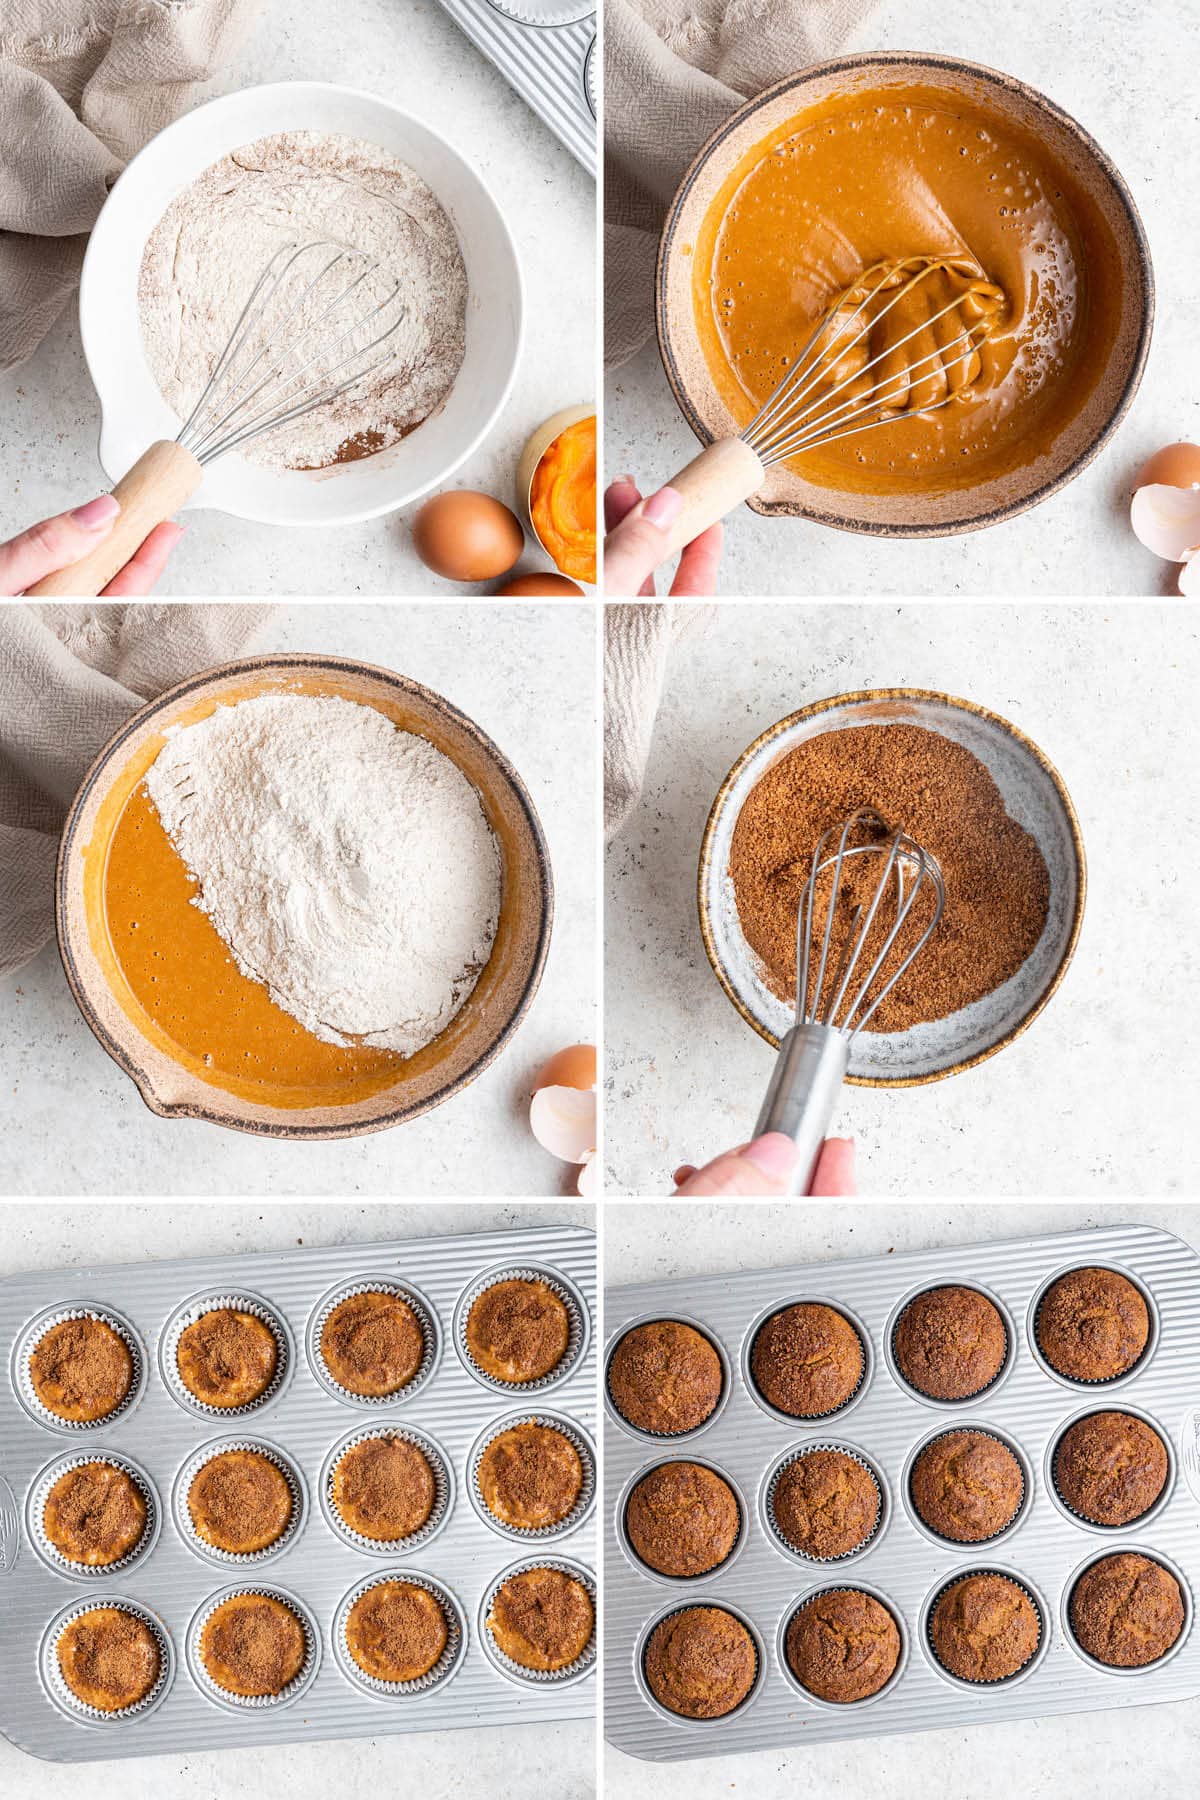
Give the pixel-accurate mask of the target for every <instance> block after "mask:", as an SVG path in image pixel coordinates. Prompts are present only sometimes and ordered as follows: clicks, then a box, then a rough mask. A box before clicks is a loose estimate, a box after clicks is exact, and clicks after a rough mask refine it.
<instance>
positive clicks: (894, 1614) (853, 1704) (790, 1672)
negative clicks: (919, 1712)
mask: <svg viewBox="0 0 1200 1800" xmlns="http://www.w3.org/2000/svg"><path fill="white" fill-rule="evenodd" d="M823 1594H866V1595H867V1596H868V1598H869V1599H871V1600H876V1601H878V1603H879V1605H880V1606H882V1607H883V1609H884V1611H885V1612H887V1613H888V1614H889V1615H890V1617H891V1620H892V1623H893V1625H895V1627H896V1631H897V1634H898V1636H899V1638H900V1651H899V1654H898V1655H897V1657H896V1666H895V1668H894V1669H893V1670H892V1672H891V1674H890V1675H889V1676H888V1678H887V1680H886V1681H885V1682H884V1684H883V1686H882V1687H878V1688H876V1690H875V1692H874V1693H873V1694H864V1695H863V1697H862V1699H861V1700H825V1699H823V1698H822V1697H821V1695H820V1694H814V1693H813V1691H812V1689H811V1688H806V1687H805V1685H804V1683H803V1682H802V1681H801V1679H800V1677H799V1676H798V1675H797V1673H796V1671H795V1669H793V1667H792V1665H791V1663H790V1662H789V1661H788V1654H787V1638H788V1632H789V1631H790V1629H791V1624H792V1620H793V1619H794V1618H795V1617H796V1614H797V1613H798V1612H800V1611H801V1610H802V1609H803V1608H804V1607H806V1606H809V1605H811V1604H812V1602H813V1601H814V1600H819V1599H820V1598H821V1596H822V1595H823ZM775 1654H776V1659H777V1661H778V1663H779V1666H780V1668H781V1669H782V1670H783V1673H784V1675H785V1677H786V1679H787V1680H788V1681H789V1682H790V1683H791V1685H792V1688H793V1690H794V1691H795V1692H796V1693H797V1694H800V1695H802V1696H803V1698H804V1700H805V1702H806V1703H807V1704H808V1705H809V1706H817V1707H820V1708H822V1710H823V1711H825V1712H829V1713H841V1714H842V1715H843V1716H844V1717H846V1716H850V1715H853V1714H855V1713H858V1712H860V1711H861V1710H862V1708H863V1707H864V1706H873V1705H874V1704H875V1702H876V1701H877V1700H882V1699H883V1698H884V1696H885V1695H887V1694H890V1693H892V1691H893V1690H894V1689H895V1688H896V1687H897V1686H898V1685H899V1683H900V1681H901V1679H902V1677H903V1675H904V1671H905V1668H906V1667H907V1664H908V1627H907V1625H906V1624H905V1620H904V1614H903V1612H902V1611H901V1609H900V1608H899V1607H898V1606H897V1605H896V1603H895V1601H894V1600H892V1599H890V1598H889V1597H888V1595H887V1594H885V1593H884V1592H883V1590H882V1588H877V1587H871V1586H870V1585H869V1584H868V1583H867V1582H865V1581H836V1582H834V1581H831V1582H826V1583H825V1584H824V1585H823V1586H822V1587H814V1588H810V1589H809V1590H808V1592H807V1593H804V1594H801V1595H800V1596H799V1597H798V1598H797V1599H796V1600H794V1601H793V1602H792V1604H791V1605H790V1606H788V1607H786V1608H785V1609H784V1613H783V1616H782V1618H781V1619H780V1621H779V1629H778V1631H777V1633H776V1642H775ZM939 1666H940V1665H939Z"/></svg>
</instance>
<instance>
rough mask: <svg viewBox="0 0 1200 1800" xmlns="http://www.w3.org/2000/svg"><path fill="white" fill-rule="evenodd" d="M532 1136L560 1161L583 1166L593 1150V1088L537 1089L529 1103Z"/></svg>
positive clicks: (594, 1127)
mask: <svg viewBox="0 0 1200 1800" xmlns="http://www.w3.org/2000/svg"><path fill="white" fill-rule="evenodd" d="M529 1126H530V1129H531V1131H532V1132H533V1135H534V1137H535V1138H536V1139H537V1141H538V1143H539V1144H540V1145H541V1146H542V1149H543V1150H548V1151H549V1152H550V1154H551V1156H557V1157H558V1158H559V1160H560V1161H561V1162H567V1163H582V1162H586V1160H587V1158H588V1157H589V1156H590V1155H591V1154H592V1153H593V1151H594V1150H595V1148H596V1093H595V1089H594V1088H572V1087H544V1088H539V1089H538V1091H537V1093H536V1094H535V1095H534V1096H533V1099H532V1100H531V1101H530V1103H529Z"/></svg>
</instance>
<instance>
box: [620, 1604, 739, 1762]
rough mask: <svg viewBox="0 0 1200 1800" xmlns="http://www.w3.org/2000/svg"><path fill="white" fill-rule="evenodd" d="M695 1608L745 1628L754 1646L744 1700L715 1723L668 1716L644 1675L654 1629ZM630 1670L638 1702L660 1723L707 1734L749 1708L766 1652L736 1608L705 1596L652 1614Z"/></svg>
mask: <svg viewBox="0 0 1200 1800" xmlns="http://www.w3.org/2000/svg"><path fill="white" fill-rule="evenodd" d="M695 1606H704V1607H711V1608H712V1609H713V1610H714V1611H715V1612H723V1613H728V1614H729V1616H730V1618H731V1619H736V1620H737V1622H738V1624H739V1625H742V1626H744V1627H745V1629H746V1631H747V1632H748V1633H749V1637H750V1642H751V1643H752V1644H753V1645H754V1680H753V1681H752V1682H751V1683H750V1686H749V1688H748V1689H747V1691H746V1695H745V1698H744V1699H742V1700H739V1701H738V1703H737V1705H736V1706H735V1707H732V1708H731V1709H730V1711H729V1712H727V1713H721V1714H719V1716H718V1717H717V1718H715V1719H689V1718H688V1716H687V1714H686V1713H677V1712H672V1711H671V1708H670V1707H669V1706H664V1705H663V1703H662V1701H661V1700H660V1699H659V1698H658V1696H657V1694H656V1693H655V1692H654V1689H653V1688H652V1687H651V1686H650V1682H649V1680H648V1678H647V1675H646V1651H647V1650H648V1648H649V1646H650V1639H651V1638H652V1637H653V1636H654V1633H655V1632H656V1631H657V1630H658V1627H659V1626H660V1625H661V1624H662V1623H663V1621H664V1620H666V1619H674V1618H677V1617H678V1616H679V1614H680V1613H685V1612H691V1610H692V1608H693V1607H695ZM633 1669H634V1679H635V1680H636V1682H637V1687H638V1691H639V1693H640V1694H641V1696H642V1699H643V1700H644V1701H645V1702H646V1705H647V1706H649V1707H651V1708H652V1709H653V1710H654V1711H655V1712H656V1713H657V1714H658V1716H659V1718H660V1719H666V1720H667V1721H668V1722H669V1723H670V1724H672V1725H682V1726H685V1727H686V1728H688V1729H689V1730H695V1731H711V1730H712V1728H713V1727H714V1726H716V1725H727V1724H728V1723H729V1721H730V1719H736V1718H740V1716H741V1715H742V1714H743V1713H744V1712H745V1711H746V1708H747V1707H748V1706H752V1705H753V1703H754V1701H755V1700H757V1698H758V1696H759V1694H760V1693H761V1692H762V1690H763V1685H764V1683H765V1681H766V1677H767V1652H766V1646H765V1645H764V1643H763V1640H762V1636H761V1634H760V1632H759V1629H758V1627H757V1625H755V1623H754V1621H753V1620H752V1619H751V1618H750V1617H749V1615H748V1614H746V1613H744V1612H743V1611H742V1609H741V1607H740V1606H732V1605H731V1604H730V1603H729V1601H728V1600H717V1599H715V1598H714V1597H713V1596H711V1595H705V1596H704V1597H703V1598H701V1599H696V1600H689V1601H679V1602H677V1603H676V1604H675V1605H674V1606H668V1607H664V1609H663V1610H662V1612H656V1613H655V1614H654V1616H653V1617H652V1618H651V1619H650V1620H649V1621H648V1623H647V1624H645V1625H644V1626H643V1627H642V1631H641V1635H640V1636H639V1638H638V1641H637V1644H636V1646H635V1648H634V1653H633Z"/></svg>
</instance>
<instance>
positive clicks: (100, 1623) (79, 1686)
mask: <svg viewBox="0 0 1200 1800" xmlns="http://www.w3.org/2000/svg"><path fill="white" fill-rule="evenodd" d="M55 1651H56V1654H57V1656H58V1666H59V1669H60V1671H61V1673H62V1678H63V1680H64V1681H65V1682H66V1684H67V1686H68V1687H69V1688H70V1690H71V1692H72V1693H73V1694H74V1696H75V1698H76V1699H77V1700H82V1701H83V1703H84V1705H85V1706H94V1707H95V1708H96V1710H97V1711H98V1712H106V1713H116V1712H124V1711H125V1709H126V1707H129V1706H136V1705H137V1704H138V1702H139V1701H140V1700H144V1699H145V1698H146V1695H147V1694H148V1693H149V1692H150V1690H151V1688H152V1687H153V1686H154V1684H155V1682H156V1681H157V1680H158V1672H159V1668H160V1666H161V1659H160V1657H159V1652H158V1641H157V1639H156V1638H155V1636H154V1633H153V1632H152V1631H151V1629H150V1627H149V1626H148V1625H147V1624H146V1622H145V1620H144V1619H139V1618H136V1617H135V1616H134V1614H133V1613H129V1612H126V1611H125V1610H124V1609H123V1608H122V1607H119V1606H96V1607H93V1608H92V1610H91V1611H90V1612H85V1613H81V1614H80V1616H79V1617H78V1618H77V1619H73V1620H72V1622H71V1623H70V1624H69V1625H68V1626H67V1628H66V1630H65V1631H63V1632H62V1633H61V1634H60V1636H59V1639H58V1643H57V1644H56V1645H55Z"/></svg>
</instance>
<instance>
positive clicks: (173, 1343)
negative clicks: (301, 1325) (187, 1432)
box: [158, 1291, 295, 1419]
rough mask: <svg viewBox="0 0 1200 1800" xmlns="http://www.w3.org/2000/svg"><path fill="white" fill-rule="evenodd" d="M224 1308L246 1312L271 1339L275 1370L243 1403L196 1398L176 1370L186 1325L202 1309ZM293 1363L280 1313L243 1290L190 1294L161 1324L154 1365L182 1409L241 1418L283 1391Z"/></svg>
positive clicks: (202, 1414) (288, 1335)
mask: <svg viewBox="0 0 1200 1800" xmlns="http://www.w3.org/2000/svg"><path fill="white" fill-rule="evenodd" d="M225 1308H229V1309H230V1311H233V1312H244V1313H249V1314H250V1315H251V1317H253V1318H255V1319H258V1320H259V1321H260V1323H261V1324H263V1325H265V1326H266V1328H267V1330H268V1331H269V1332H270V1333H271V1336H272V1337H273V1338H274V1340H275V1373H274V1374H273V1375H272V1377H271V1379H270V1381H269V1382H268V1384H267V1386H266V1387H265V1388H264V1389H263V1391H262V1393H261V1394H259V1396H258V1398H257V1399H255V1400H248V1401H247V1402H246V1404H245V1405H244V1406H211V1405H210V1404H209V1403H208V1401H207V1400H200V1399H197V1397H196V1395H195V1394H193V1393H192V1391H191V1389H190V1388H189V1387H188V1386H187V1385H186V1384H185V1382H184V1379H183V1376H182V1375H181V1374H180V1372H179V1340H180V1338H181V1337H182V1336H183V1333H184V1332H185V1331H186V1330H187V1328H188V1326H189V1325H194V1324H195V1323H196V1321H197V1319H202V1318H203V1317H204V1315H205V1313H210V1312H221V1311H223V1310H224V1309H225ZM294 1363H295V1351H294V1349H293V1346H292V1334H291V1332H290V1331H289V1330H288V1327H287V1325H286V1324H285V1322H284V1320H283V1318H282V1317H281V1315H280V1314H279V1313H277V1312H276V1311H275V1309H274V1307H272V1306H270V1305H269V1304H268V1303H267V1301H265V1300H260V1299H259V1297H258V1295H257V1294H251V1293H247V1292H245V1291H243V1292H241V1293H236V1294H220V1293H207V1294H194V1295H193V1296H192V1298H191V1299H190V1300H185V1301H184V1303H183V1305H182V1306H178V1307H176V1309H175V1311H174V1312H173V1313H172V1314H171V1316H170V1318H169V1319H168V1320H167V1322H166V1324H165V1325H164V1326H163V1332H162V1337H161V1338H160V1340H159V1346H158V1366H159V1369H160V1371H161V1373H162V1378H163V1381H164V1383H165V1385H166V1387H167V1390H168V1392H169V1393H170V1394H171V1397H172V1399H174V1400H177V1401H178V1402H179V1405H180V1406H182V1407H183V1409H184V1411H185V1412H190V1413H195V1414H196V1415H197V1417H199V1418H201V1419H245V1418H248V1417H249V1415H250V1414H251V1413H257V1412H261V1411H262V1409H263V1407H264V1406H269V1405H270V1404H271V1402H272V1401H273V1400H277V1399H278V1398H279V1396H280V1394H281V1393H282V1392H283V1391H284V1389H285V1387H286V1386H287V1384H288V1382H289V1381H290V1380H291V1375H292V1367H293V1364H294Z"/></svg>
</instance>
